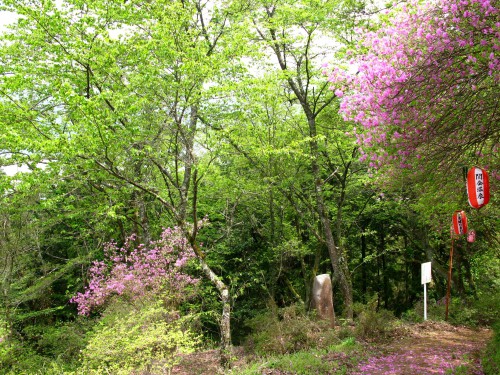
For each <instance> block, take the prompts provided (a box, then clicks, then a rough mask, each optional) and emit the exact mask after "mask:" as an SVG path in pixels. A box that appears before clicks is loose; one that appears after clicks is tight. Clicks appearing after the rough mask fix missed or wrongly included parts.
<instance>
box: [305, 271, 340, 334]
mask: <svg viewBox="0 0 500 375" xmlns="http://www.w3.org/2000/svg"><path fill="white" fill-rule="evenodd" d="M311 303H312V308H313V309H316V311H317V314H318V318H319V319H324V320H329V321H330V326H331V327H332V328H333V327H334V326H335V311H334V310H333V291H332V280H331V279H330V275H328V274H323V275H318V276H316V277H315V278H314V284H313V290H312V301H311Z"/></svg>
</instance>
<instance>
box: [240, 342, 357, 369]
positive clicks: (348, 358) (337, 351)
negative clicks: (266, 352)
mask: <svg viewBox="0 0 500 375" xmlns="http://www.w3.org/2000/svg"><path fill="white" fill-rule="evenodd" d="M363 358H364V355H363V354H362V347H361V345H360V344H358V343H357V342H356V340H355V339H354V338H353V337H348V338H346V339H345V340H343V341H341V342H340V343H338V344H336V345H330V346H329V347H328V348H326V349H312V350H303V351H298V352H295V353H291V354H281V355H274V356H270V357H267V358H262V359H260V360H258V361H256V362H253V363H252V364H249V365H247V366H245V367H242V368H237V369H234V370H233V373H234V374H239V375H260V374H262V372H263V370H265V369H275V370H280V371H283V372H286V373H293V374H296V375H316V374H340V375H342V374H346V373H347V370H348V367H352V366H355V365H356V364H357V363H359V362H360V361H361V360H362V359H363ZM347 364H348V365H347Z"/></svg>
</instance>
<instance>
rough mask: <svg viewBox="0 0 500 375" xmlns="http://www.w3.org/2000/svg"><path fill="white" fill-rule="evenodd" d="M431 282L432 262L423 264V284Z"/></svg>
mask: <svg viewBox="0 0 500 375" xmlns="http://www.w3.org/2000/svg"><path fill="white" fill-rule="evenodd" d="M431 280H432V275H431V262H427V263H422V284H427V283H430V282H431Z"/></svg>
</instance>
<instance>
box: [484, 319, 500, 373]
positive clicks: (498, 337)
mask: <svg viewBox="0 0 500 375" xmlns="http://www.w3.org/2000/svg"><path fill="white" fill-rule="evenodd" d="M482 365H483V371H484V374H485V375H497V374H500V321H498V322H497V323H496V324H494V325H493V339H492V340H491V341H490V343H489V344H488V347H487V348H486V353H485V355H484V357H483V359H482Z"/></svg>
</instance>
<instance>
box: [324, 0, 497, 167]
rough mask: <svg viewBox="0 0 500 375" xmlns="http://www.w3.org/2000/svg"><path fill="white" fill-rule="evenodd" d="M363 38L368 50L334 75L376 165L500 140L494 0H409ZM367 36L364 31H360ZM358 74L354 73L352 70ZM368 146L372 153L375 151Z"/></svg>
mask: <svg viewBox="0 0 500 375" xmlns="http://www.w3.org/2000/svg"><path fill="white" fill-rule="evenodd" d="M390 20H391V22H390V24H387V25H386V26H384V27H382V28H381V29H380V30H378V31H376V32H366V33H365V34H364V37H363V47H364V51H367V52H366V53H364V54H361V55H357V56H355V57H353V58H352V59H351V60H350V61H349V65H350V69H347V70H344V69H342V68H335V69H334V70H333V71H332V72H331V73H330V75H329V81H330V82H331V84H332V86H331V88H332V90H334V92H335V94H336V95H337V96H338V97H342V99H341V107H340V108H341V112H342V113H343V115H344V118H345V119H346V120H353V121H355V122H356V123H358V124H360V125H361V128H358V130H357V131H356V133H357V137H358V143H359V144H360V146H361V148H362V149H364V150H365V151H364V152H363V154H362V155H363V156H362V158H363V159H368V160H369V162H370V163H371V166H372V167H379V166H381V165H383V164H385V163H391V164H392V163H394V162H397V163H398V164H399V165H400V166H401V167H409V166H410V165H411V164H412V163H414V162H416V161H417V160H419V159H420V158H423V157H425V156H429V155H434V156H437V157H438V158H439V156H440V155H441V157H442V156H443V155H448V156H450V157H456V155H457V154H460V152H461V151H463V150H468V151H470V154H472V155H473V156H474V157H477V158H481V157H482V158H488V157H491V158H494V155H495V154H497V153H498V149H499V147H500V145H499V144H498V139H499V135H500V127H498V123H500V111H498V105H499V95H498V87H499V84H500V74H499V71H500V13H499V8H498V1H495V0H435V1H430V2H419V1H410V2H408V3H405V4H404V5H402V6H401V8H399V9H398V10H397V11H395V13H394V14H393V15H391V17H390ZM358 31H359V32H361V33H363V32H364V31H363V30H358ZM353 67H354V68H355V69H354V72H356V70H357V72H356V73H353V69H352V68H353ZM367 150H370V151H369V152H368V151H367Z"/></svg>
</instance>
